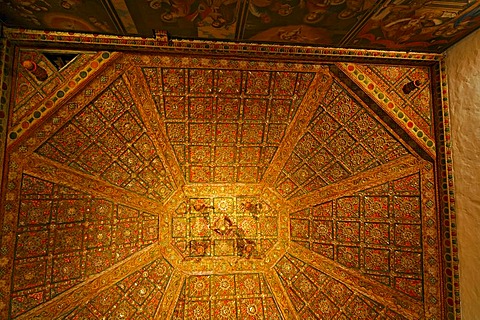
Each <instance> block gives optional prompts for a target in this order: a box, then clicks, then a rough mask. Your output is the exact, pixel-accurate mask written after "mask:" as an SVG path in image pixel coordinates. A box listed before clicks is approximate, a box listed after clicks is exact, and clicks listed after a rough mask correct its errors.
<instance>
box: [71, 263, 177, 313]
mask: <svg viewBox="0 0 480 320" xmlns="http://www.w3.org/2000/svg"><path fill="white" fill-rule="evenodd" d="M172 273H173V268H172V266H171V265H170V264H169V263H168V262H167V261H166V260H164V259H162V258H159V259H156V260H154V261H153V262H151V263H149V264H148V265H146V266H144V267H143V268H141V269H140V270H138V271H136V272H133V273H132V274H130V275H128V276H127V277H125V278H123V279H122V280H121V281H118V282H117V283H115V284H114V285H113V286H111V287H109V288H108V289H106V290H104V291H102V292H100V293H98V294H97V295H95V296H94V297H93V298H92V299H91V300H89V301H88V302H87V303H86V304H85V305H83V306H81V307H78V308H76V309H75V310H73V312H72V313H71V314H69V315H68V316H66V317H65V318H63V319H145V320H146V319H155V315H156V313H157V310H158V307H159V305H160V301H161V300H162V297H163V295H164V294H165V290H166V288H167V285H168V281H169V279H170V277H171V275H172Z"/></svg>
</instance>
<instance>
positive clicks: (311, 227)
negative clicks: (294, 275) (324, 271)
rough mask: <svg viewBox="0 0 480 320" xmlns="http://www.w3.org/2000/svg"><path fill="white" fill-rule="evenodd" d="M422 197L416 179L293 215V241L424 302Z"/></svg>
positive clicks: (385, 185)
mask: <svg viewBox="0 0 480 320" xmlns="http://www.w3.org/2000/svg"><path fill="white" fill-rule="evenodd" d="M420 194H421V191H420V179H419V175H418V174H416V175H412V176H408V177H405V178H402V179H399V180H395V181H391V182H389V183H386V184H382V185H379V186H376V187H374V188H372V189H368V190H362V191H360V192H358V193H356V194H354V195H351V196H345V197H342V198H338V199H335V200H333V201H329V202H325V203H321V204H317V205H315V206H313V207H310V208H307V209H304V210H302V211H299V212H295V213H292V214H291V215H290V217H291V227H292V228H291V230H290V232H291V236H292V241H294V242H297V243H299V244H301V245H303V246H305V247H307V248H310V249H311V250H313V251H315V252H318V253H320V254H322V255H323V256H325V257H327V258H330V259H333V260H335V261H338V262H339V263H340V264H342V265H344V266H346V267H349V268H353V269H357V270H359V271H360V272H362V273H364V274H365V275H368V276H370V277H371V278H373V279H375V280H377V281H380V282H382V283H384V284H386V285H389V286H391V287H394V288H395V289H397V290H399V291H401V292H404V293H407V294H408V295H410V296H412V297H414V298H417V299H421V297H422V291H423V289H422V287H423V286H422V281H421V269H422V257H421V252H422V246H421V243H422V235H421V227H422V226H421V223H422V220H421V212H422V209H421V202H420Z"/></svg>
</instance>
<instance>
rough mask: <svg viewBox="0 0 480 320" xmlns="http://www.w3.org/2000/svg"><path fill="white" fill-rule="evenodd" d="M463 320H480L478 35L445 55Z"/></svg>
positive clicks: (479, 35)
mask: <svg viewBox="0 0 480 320" xmlns="http://www.w3.org/2000/svg"><path fill="white" fill-rule="evenodd" d="M446 67H447V76H448V85H449V95H450V108H451V109H450V116H451V125H452V139H453V161H454V167H453V168H454V180H455V192H456V194H455V196H456V197H455V198H456V200H455V203H456V209H457V228H458V230H457V231H458V246H459V260H460V262H459V268H460V270H459V273H460V305H461V313H462V319H466V320H470V319H472V320H475V319H480V269H479V268H480V30H478V31H477V32H476V33H474V34H472V35H470V36H469V37H467V38H466V39H464V40H462V41H461V42H460V43H458V44H457V45H455V46H454V47H452V48H451V49H449V50H448V51H447V57H446Z"/></svg>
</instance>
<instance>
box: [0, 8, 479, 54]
mask: <svg viewBox="0 0 480 320" xmlns="http://www.w3.org/2000/svg"><path fill="white" fill-rule="evenodd" d="M0 8H1V10H0V12H1V14H0V19H1V20H2V21H3V22H4V23H5V24H6V25H7V26H10V27H23V28H31V29H45V30H56V31H77V32H80V31H81V32H92V33H102V34H117V35H141V36H146V37H153V35H154V33H155V30H164V31H167V32H168V34H169V35H170V36H171V37H174V38H184V39H217V40H237V41H254V42H270V43H285V44H287V43H288V44H309V45H318V46H324V47H347V48H365V49H387V50H399V51H410V50H415V51H422V52H423V51H427V52H443V51H444V50H445V49H446V48H448V47H449V46H451V45H452V44H454V43H455V42H457V41H458V40H460V39H461V38H463V37H465V36H466V35H467V34H469V33H471V32H473V31H474V30H475V29H477V28H478V27H479V26H480V18H479V17H480V15H479V10H480V3H479V2H478V1H467V0H464V1H443V0H442V1H428V0H396V1H393V0H383V1H372V0H250V1H239V0H220V1H213V0H206V1H193V0H189V1H186V0H141V1H134V0H102V1H93V0H63V1H53V0H33V1H16V0H5V1H2V2H1V3H0Z"/></svg>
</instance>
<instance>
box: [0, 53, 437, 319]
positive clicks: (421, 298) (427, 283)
mask: <svg viewBox="0 0 480 320" xmlns="http://www.w3.org/2000/svg"><path fill="white" fill-rule="evenodd" d="M93 56H94V57H100V55H98V54H97V55H93ZM101 56H105V57H106V56H108V57H110V59H111V60H108V61H105V62H104V65H103V67H102V68H103V69H101V70H98V71H97V73H98V74H96V76H95V77H92V78H91V79H86V80H84V82H82V84H81V85H80V86H79V87H78V88H71V90H73V93H72V94H71V95H70V96H69V97H68V99H66V100H65V101H63V102H62V103H58V104H53V105H54V107H52V110H51V111H49V114H48V115H47V116H45V117H44V118H42V117H40V118H39V119H37V120H35V121H36V122H35V125H32V126H31V127H29V128H28V129H25V130H24V131H22V132H21V137H20V138H19V139H18V140H16V139H15V136H10V140H9V145H8V146H7V156H8V162H7V165H6V167H5V177H6V181H5V183H4V186H5V193H3V190H2V197H3V200H2V201H4V204H5V206H4V208H5V217H4V218H3V225H2V242H1V248H0V249H1V250H0V254H1V255H0V280H1V281H0V287H1V288H2V293H3V292H6V295H1V296H0V302H2V303H3V304H4V305H5V307H2V304H0V314H1V317H3V318H5V319H33V318H52V319H53V318H64V319H104V318H105V319H107V318H120V319H122V318H125V319H159V318H162V319H163V318H165V319H238V320H240V319H291V318H306V319H412V318H413V319H417V318H433V319H435V318H436V319H439V318H442V317H443V312H444V310H443V309H442V307H440V306H439V303H438V301H441V299H442V294H443V293H442V290H443V289H445V288H444V284H443V282H442V279H443V278H442V274H441V272H442V269H441V268H442V262H443V261H444V260H443V259H444V258H443V257H442V254H441V251H440V245H439V241H440V239H439V234H438V230H439V224H440V221H441V220H440V218H439V214H438V210H439V209H438V201H439V199H438V198H437V194H436V191H437V190H436V188H437V187H438V186H437V185H436V183H437V182H436V180H435V174H436V172H435V170H436V167H435V161H434V159H431V158H428V155H426V154H423V155H422V156H420V155H418V154H417V151H416V150H418V147H414V146H416V142H415V141H414V140H412V139H411V138H409V136H408V135H407V134H405V131H402V130H407V129H408V128H407V127H405V128H403V127H401V126H399V125H397V126H393V127H391V126H390V125H391V123H392V121H388V118H387V117H388V114H386V113H385V114H382V113H381V112H382V109H381V108H378V107H375V108H373V107H371V106H370V105H368V104H367V102H365V101H363V98H364V97H363V96H361V95H357V94H358V92H359V91H358V90H357V89H358V88H355V90H353V89H352V88H349V87H348V86H350V85H352V83H351V82H346V81H344V80H342V79H345V78H342V77H341V76H339V75H338V73H339V72H343V71H342V69H341V68H339V67H338V66H333V65H332V63H330V62H315V63H313V62H312V63H306V62H302V61H300V62H292V63H290V62H289V63H286V62H275V61H263V60H252V61H241V60H234V59H229V58H216V57H196V58H193V57H185V58H182V59H179V58H177V57H175V56H169V55H165V56H162V55H150V54H140V53H137V54H134V53H132V54H129V53H115V54H111V55H110V54H105V53H104V54H101ZM102 61H103V60H102ZM91 65H92V64H91V62H88V63H86V64H85V67H84V68H86V69H88V68H89V67H90V66H91ZM392 68H393V67H392ZM402 68H403V67H402ZM402 68H400V69H399V70H404V69H402ZM409 70H410V69H409ZM82 71H83V70H82V68H80V69H79V74H81V73H82ZM401 72H403V71H401ZM75 77H76V75H75V74H73V75H72V78H73V79H75ZM79 77H80V75H79ZM82 81H83V80H82ZM426 85H430V84H426ZM62 88H64V87H62ZM62 92H63V91H62ZM53 93H54V92H53ZM14 96H15V95H14ZM54 96H55V95H54ZM368 103H374V102H372V101H371V100H368ZM45 105H50V104H48V103H46V102H45ZM34 109H35V110H37V111H38V110H41V107H35V108H34ZM32 110H33V109H32ZM18 132H20V131H18ZM12 137H13V138H12Z"/></svg>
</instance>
